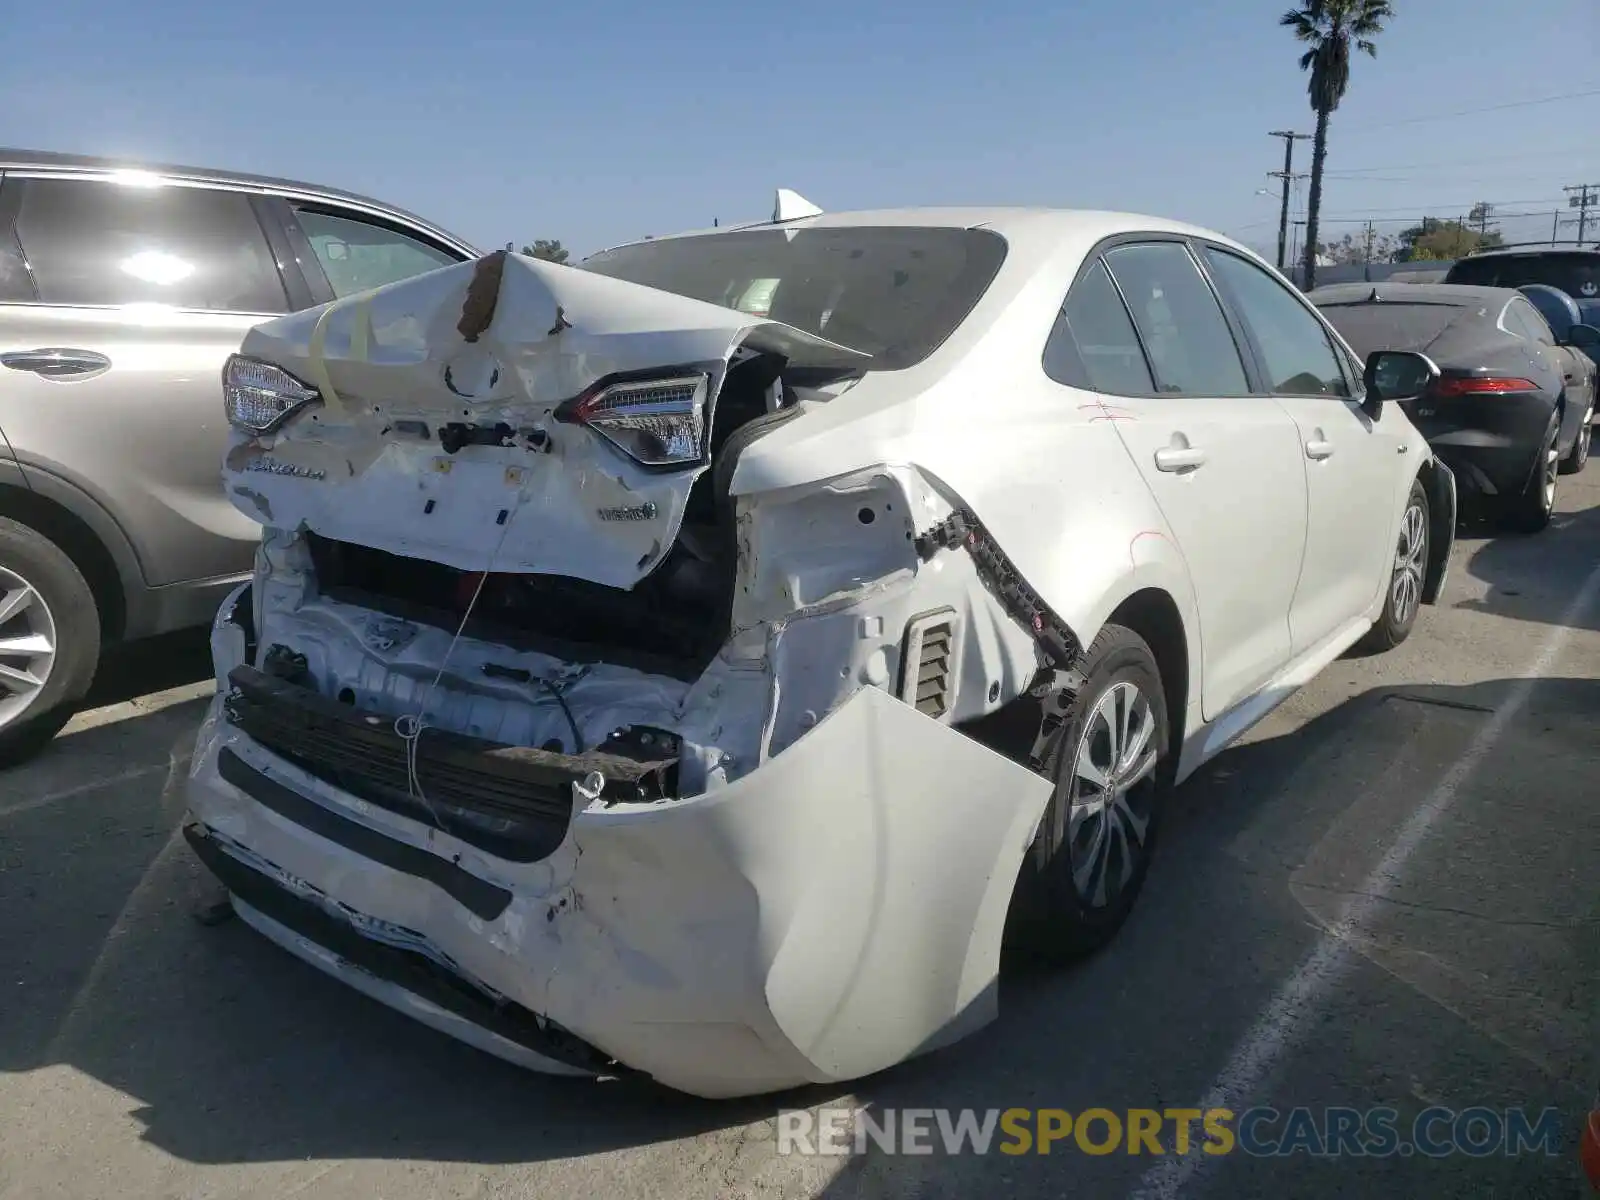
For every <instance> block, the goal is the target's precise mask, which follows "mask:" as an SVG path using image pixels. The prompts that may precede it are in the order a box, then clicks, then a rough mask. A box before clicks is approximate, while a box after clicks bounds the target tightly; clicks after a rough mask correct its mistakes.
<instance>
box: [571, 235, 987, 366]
mask: <svg viewBox="0 0 1600 1200" xmlns="http://www.w3.org/2000/svg"><path fill="white" fill-rule="evenodd" d="M1005 254H1006V243H1005V240H1004V239H1003V238H1001V237H1000V236H999V235H998V234H996V233H993V232H991V231H989V230H984V229H955V228H930V227H921V226H859V227H853V228H839V229H792V228H791V229H785V228H783V227H781V226H774V227H769V228H763V229H741V230H737V231H735V232H731V233H717V234H699V235H695V236H693V237H680V238H665V239H662V240H660V241H649V242H640V243H637V244H635V245H632V246H621V247H618V248H617V249H615V250H606V251H603V252H601V253H600V254H597V255H595V256H593V257H592V258H589V259H586V260H585V261H584V262H583V264H582V265H583V267H584V269H585V270H589V271H594V272H596V273H597V274H600V275H609V276H611V277H612V278H615V279H626V280H628V281H629V282H631V283H642V284H645V285H646V286H648V287H654V288H660V289H661V290H663V291H667V292H674V293H676V294H677V295H680V296H688V297H690V298H692V299H695V300H704V301H706V302H708V303H711V304H720V305H724V306H726V307H728V308H737V309H739V310H740V311H742V312H747V313H750V314H751V315H752V316H758V317H764V318H767V319H769V320H773V321H782V322H783V323H785V324H787V325H793V326H795V327H796V328H799V329H803V330H805V331H806V332H807V333H814V334H817V335H819V336H821V337H825V338H827V339H828V340H829V341H833V342H838V343H840V344H841V345H845V346H849V347H851V348H852V349H855V350H861V351H865V352H866V353H868V354H870V355H872V358H873V361H872V366H873V368H874V369H877V370H889V371H893V370H899V369H901V368H903V367H909V366H912V365H913V364H915V363H918V362H921V361H922V360H923V359H924V358H926V357H928V355H930V354H932V353H933V352H934V351H935V350H936V349H938V348H939V346H940V344H941V343H943V342H944V340H945V339H946V338H948V337H949V336H950V335H951V334H952V333H953V332H955V330H956V328H957V327H958V326H959V325H960V324H961V322H962V321H964V320H965V319H966V317H967V314H968V313H970V312H971V311H972V308H973V306H974V305H975V304H977V302H978V299H979V298H980V297H981V296H982V295H983V293H984V291H985V290H986V289H987V288H988V286H989V284H990V283H991V282H992V281H993V280H994V277H995V274H996V272H998V271H999V269H1000V264H1001V263H1002V262H1003V261H1004V260H1005Z"/></svg>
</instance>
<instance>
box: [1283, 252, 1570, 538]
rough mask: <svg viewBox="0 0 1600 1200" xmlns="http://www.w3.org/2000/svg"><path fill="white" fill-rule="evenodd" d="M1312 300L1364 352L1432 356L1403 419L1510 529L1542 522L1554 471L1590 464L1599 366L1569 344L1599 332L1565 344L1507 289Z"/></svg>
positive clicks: (1354, 289)
mask: <svg viewBox="0 0 1600 1200" xmlns="http://www.w3.org/2000/svg"><path fill="white" fill-rule="evenodd" d="M1309 298H1310V300H1311V302H1312V303H1313V304H1315V305H1316V306H1317V307H1318V308H1319V309H1321V310H1322V312H1323V315H1325V316H1326V317H1327V318H1328V320H1329V321H1331V322H1332V323H1333V325H1334V327H1335V328H1337V329H1338V330H1339V332H1340V333H1342V334H1343V335H1344V338H1345V340H1346V341H1347V342H1349V343H1350V345H1351V346H1353V347H1354V348H1355V350H1356V351H1357V352H1358V353H1360V354H1362V355H1367V354H1370V353H1372V352H1373V351H1374V350H1410V351H1415V352H1417V353H1421V354H1425V355H1427V356H1428V357H1429V358H1431V359H1432V360H1433V361H1434V362H1435V363H1436V364H1437V365H1438V366H1439V368H1440V372H1441V374H1440V377H1439V379H1437V380H1436V381H1435V382H1434V384H1433V386H1432V388H1431V389H1430V391H1429V393H1428V394H1426V395H1424V396H1422V397H1421V398H1419V399H1417V400H1415V401H1409V402H1407V403H1405V404H1403V405H1402V408H1404V409H1405V410H1406V415H1407V416H1408V417H1409V418H1410V419H1411V421H1412V423H1413V424H1414V425H1416V427H1417V428H1418V429H1419V430H1420V431H1421V432H1422V434H1423V436H1424V437H1426V438H1427V439H1428V444H1429V445H1431V446H1432V447H1433V449H1434V452H1435V453H1437V454H1438V455H1439V457H1440V458H1442V459H1444V460H1445V462H1447V463H1448V464H1449V465H1450V467H1451V469H1452V470H1454V471H1455V472H1456V475H1457V477H1458V478H1459V479H1460V480H1461V482H1462V485H1463V487H1464V488H1466V489H1469V490H1472V491H1476V492H1478V493H1480V494H1484V495H1487V496H1491V497H1495V498H1496V500H1497V501H1498V502H1499V503H1500V504H1501V505H1502V506H1503V509H1504V512H1505V515H1506V517H1507V518H1508V519H1509V520H1510V522H1511V523H1512V524H1513V525H1514V526H1515V527H1516V528H1519V529H1522V530H1525V531H1529V532H1534V531H1537V530H1540V529H1543V528H1544V527H1545V526H1546V525H1548V524H1549V523H1550V515H1551V512H1552V511H1553V509H1554V505H1555V494H1556V477H1557V475H1558V474H1571V473H1573V472H1576V471H1581V470H1582V469H1583V467H1584V464H1585V463H1586V462H1587V461H1588V456H1589V422H1590V419H1591V417H1592V416H1593V413H1594V407H1595V375H1596V369H1595V364H1594V361H1593V360H1592V359H1591V358H1589V356H1588V355H1587V354H1585V353H1583V352H1582V351H1581V350H1580V349H1579V348H1578V347H1579V346H1581V345H1585V344H1587V345H1590V346H1591V347H1592V346H1593V345H1594V343H1595V342H1596V341H1600V331H1597V330H1595V329H1594V328H1593V327H1592V326H1587V325H1575V326H1573V327H1572V328H1571V330H1569V331H1568V334H1567V339H1566V342H1565V343H1562V342H1561V341H1559V340H1558V339H1557V338H1556V336H1555V334H1554V333H1552V332H1551V329H1550V326H1549V324H1548V323H1547V322H1546V321H1545V319H1544V317H1543V316H1541V315H1540V313H1539V311H1538V309H1536V308H1535V307H1534V306H1533V304H1532V303H1530V302H1529V300H1528V298H1527V297H1526V296H1524V295H1523V294H1522V293H1521V292H1518V291H1514V290H1512V289H1509V288H1494V287H1468V286H1454V285H1450V284H1408V283H1378V284H1373V283H1355V284H1337V285H1335V286H1332V287H1325V288H1318V289H1316V290H1315V291H1313V292H1312V293H1311V294H1310V297H1309Z"/></svg>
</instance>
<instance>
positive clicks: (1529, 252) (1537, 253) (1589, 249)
mask: <svg viewBox="0 0 1600 1200" xmlns="http://www.w3.org/2000/svg"><path fill="white" fill-rule="evenodd" d="M1548 254H1600V246H1590V245H1582V244H1573V245H1570V246H1559V245H1558V246H1545V245H1521V246H1489V247H1487V248H1486V249H1483V250H1474V251H1473V252H1472V253H1471V254H1469V255H1467V258H1474V259H1476V258H1543V257H1544V256H1545V255H1548ZM1457 261H1462V260H1457ZM1451 265H1452V266H1453V265H1454V264H1451Z"/></svg>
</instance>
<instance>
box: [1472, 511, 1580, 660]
mask: <svg viewBox="0 0 1600 1200" xmlns="http://www.w3.org/2000/svg"><path fill="white" fill-rule="evenodd" d="M1465 532H1466V533H1467V535H1468V536H1471V535H1472V534H1474V533H1475V534H1476V535H1477V536H1480V537H1482V536H1488V537H1489V540H1488V541H1487V542H1485V543H1484V545H1482V546H1481V547H1479V548H1478V549H1477V550H1476V551H1474V552H1473V554H1472V556H1471V558H1470V559H1469V560H1468V561H1467V574H1468V575H1469V576H1471V577H1472V578H1473V579H1477V580H1481V581H1482V582H1483V583H1486V584H1488V585H1489V593H1488V595H1486V596H1484V597H1483V598H1482V599H1472V600H1463V601H1461V602H1459V603H1458V604H1457V605H1456V606H1455V607H1457V608H1462V609H1466V610H1468V611H1472V612H1485V613H1493V614H1495V615H1497V616H1503V617H1510V618H1512V619H1513V620H1517V621H1533V622H1538V623H1541V624H1546V625H1558V624H1560V623H1562V621H1563V619H1564V618H1565V617H1566V609H1567V607H1568V606H1569V604H1570V603H1571V600H1572V597H1573V595H1574V594H1575V593H1576V592H1577V591H1578V590H1579V589H1580V588H1581V587H1582V586H1583V581H1584V579H1585V578H1587V576H1588V575H1589V573H1590V572H1592V571H1593V570H1594V569H1595V567H1596V565H1597V564H1600V504H1597V505H1593V506H1591V507H1589V508H1585V509H1581V510H1578V511H1575V512H1574V511H1567V512H1558V513H1557V514H1556V516H1555V518H1554V520H1553V521H1552V523H1551V526H1550V528H1549V529H1547V530H1544V531H1543V532H1540V533H1536V534H1523V535H1519V534H1506V533H1502V532H1500V531H1498V530H1495V529H1494V528H1493V527H1492V526H1484V527H1482V528H1481V529H1480V528H1479V527H1478V526H1477V525H1469V526H1468V527H1467V528H1466V530H1465ZM1579 627H1580V628H1584V629H1600V609H1596V608H1595V606H1593V605H1591V606H1590V611H1589V612H1588V614H1587V615H1586V617H1584V618H1581V619H1580V621H1579Z"/></svg>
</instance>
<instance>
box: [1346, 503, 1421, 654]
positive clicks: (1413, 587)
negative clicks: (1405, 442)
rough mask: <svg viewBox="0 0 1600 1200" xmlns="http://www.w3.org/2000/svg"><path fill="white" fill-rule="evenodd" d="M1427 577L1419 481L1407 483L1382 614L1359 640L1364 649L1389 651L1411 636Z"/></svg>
mask: <svg viewBox="0 0 1600 1200" xmlns="http://www.w3.org/2000/svg"><path fill="white" fill-rule="evenodd" d="M1427 578H1428V493H1427V490H1426V489H1425V488H1424V487H1423V486H1422V481H1421V480H1420V479H1418V480H1414V481H1413V482H1412V484H1411V495H1410V496H1409V497H1408V498H1407V499H1406V511H1405V515H1404V516H1402V517H1401V518H1400V537H1399V540H1398V541H1397V542H1396V544H1395V548H1394V567H1393V568H1392V569H1391V570H1390V572H1389V588H1388V591H1387V592H1386V593H1385V594H1384V597H1383V612H1382V613H1381V614H1379V616H1378V620H1377V621H1376V622H1375V623H1374V624H1373V626H1372V630H1371V631H1370V632H1369V633H1368V634H1367V636H1366V637H1365V638H1363V639H1362V642H1361V645H1362V647H1363V648H1364V649H1367V650H1375V651H1383V650H1393V649H1394V648H1395V647H1396V646H1398V645H1399V644H1400V643H1401V642H1403V641H1405V640H1406V638H1408V637H1410V636H1411V627H1412V626H1413V625H1415V624H1416V623H1417V613H1418V612H1420V611H1421V609H1422V587H1423V584H1424V583H1425V582H1426V581H1427Z"/></svg>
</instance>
